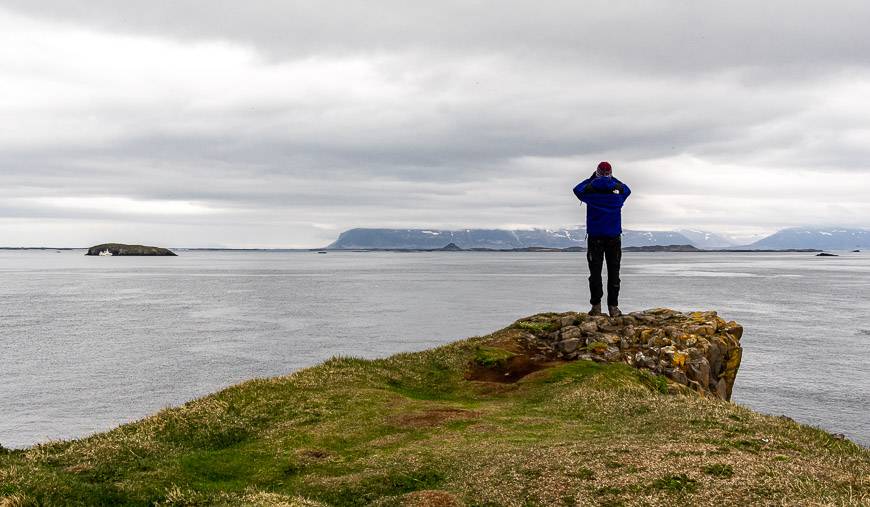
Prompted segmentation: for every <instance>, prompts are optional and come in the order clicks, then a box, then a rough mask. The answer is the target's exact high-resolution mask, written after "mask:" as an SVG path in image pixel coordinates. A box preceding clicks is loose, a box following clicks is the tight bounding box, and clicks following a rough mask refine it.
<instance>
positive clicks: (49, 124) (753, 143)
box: [0, 0, 870, 245]
mask: <svg viewBox="0 0 870 507" xmlns="http://www.w3.org/2000/svg"><path fill="white" fill-rule="evenodd" d="M3 7H5V8H9V9H11V11H10V12H14V13H18V14H16V15H24V16H27V17H28V19H31V20H36V22H37V23H38V22H42V21H45V20H51V23H54V24H49V25H45V26H46V28H45V30H46V33H45V34H44V36H45V37H46V38H47V39H48V38H50V37H51V36H52V33H51V30H52V29H56V28H57V27H86V28H87V30H89V31H91V32H93V33H94V34H97V35H99V36H101V37H105V38H106V41H111V40H112V37H121V36H126V35H130V34H132V35H137V36H145V37H147V38H148V40H152V39H153V40H157V41H166V40H170V41H174V42H173V43H172V44H170V45H167V46H165V47H167V48H169V49H161V50H163V51H171V50H173V49H172V48H175V50H178V49H179V48H187V47H192V46H194V45H195V44H200V43H208V41H216V40H218V41H224V44H227V45H228V47H230V46H231V47H233V48H237V47H238V46H237V45H239V44H241V45H249V46H250V48H251V51H252V55H253V56H252V57H251V61H247V60H246V61H245V63H244V65H242V66H240V67H238V68H237V67H227V68H228V69H230V70H233V69H242V71H245V70H250V71H251V72H256V73H257V79H258V81H256V86H253V87H252V89H250V90H242V91H241V92H239V93H236V94H235V95H234V93H235V92H237V91H238V90H234V89H232V86H239V87H244V86H245V82H244V76H242V79H240V80H239V81H234V82H232V83H228V85H227V86H228V89H227V90H226V94H227V95H228V96H232V99H231V100H230V99H227V100H222V99H223V98H224V96H223V95H222V94H220V93H216V92H215V91H214V88H213V87H211V85H213V84H214V83H213V82H211V81H212V80H213V79H215V78H213V77H211V76H209V75H197V74H196V73H190V74H186V73H185V69H184V68H183V65H184V64H185V63H196V62H195V61H192V60H179V62H180V63H179V62H174V66H173V65H167V66H166V67H165V68H164V67H163V66H161V65H160V64H159V63H158V64H153V63H152V64H148V63H147V62H145V63H143V69H144V70H143V72H146V73H153V74H154V75H153V77H154V78H158V79H155V80H154V82H155V84H154V85H153V87H149V86H147V83H146V86H140V87H138V88H135V89H134V88H133V87H131V88H130V89H125V88H124V86H128V85H129V81H127V80H124V79H120V80H115V76H114V75H113V72H119V70H117V69H115V68H114V67H113V64H114V63H116V60H114V59H113V58H116V55H109V54H107V55H102V54H101V53H99V51H101V48H97V49H93V46H91V48H92V50H94V51H97V53H98V54H92V55H87V56H88V57H89V58H91V59H92V60H95V61H96V62H97V64H96V65H92V66H91V67H89V69H90V70H89V72H92V74H85V73H82V74H81V75H74V76H73V77H70V76H68V75H66V74H64V75H62V76H60V77H57V76H55V75H53V74H52V72H51V71H52V69H51V68H40V69H37V70H38V71H39V72H36V75H40V76H42V75H44V76H46V77H44V79H46V80H52V79H56V80H61V81H60V85H59V86H58V83H53V85H54V86H55V87H54V88H52V89H63V87H64V86H65V85H67V84H68V85H69V86H75V87H77V89H79V88H80V89H84V90H90V89H95V90H100V91H101V92H104V93H106V94H109V95H111V96H110V97H104V96H101V95H100V94H99V93H96V94H94V96H86V97H85V98H84V99H82V98H77V96H73V97H72V98H71V99H70V101H69V102H68V103H62V104H61V105H52V106H40V105H35V106H27V107H24V108H23V109H22V107H23V106H20V107H14V106H15V103H16V100H15V97H11V98H9V100H8V102H0V132H3V133H4V134H6V133H8V134H10V135H8V136H7V135H0V147H2V148H0V189H2V190H0V198H3V199H5V200H6V201H5V203H4V204H3V206H2V207H0V219H9V220H14V219H19V220H23V219H39V220H54V221H58V222H59V221H63V222H64V223H67V222H69V221H76V220H78V221H80V222H82V223H85V222H86V221H97V220H102V221H104V222H107V223H111V224H115V225H118V224H124V223H131V224H133V223H135V224H137V225H138V226H140V227H144V226H145V225H149V224H150V225H151V226H154V227H151V228H150V229H149V230H152V231H156V230H158V227H157V226H160V227H164V228H165V230H166V231H167V234H169V235H174V236H173V237H180V238H184V237H188V238H193V239H192V240H195V241H198V242H200V243H199V244H212V243H214V242H215V241H216V240H215V239H214V238H213V237H212V236H209V235H212V234H215V235H219V234H220V232H219V229H220V224H224V225H226V230H232V231H234V232H233V234H235V235H236V236H234V238H235V239H231V240H229V244H232V241H236V240H237V241H238V242H239V244H242V243H244V244H247V245H250V243H251V242H252V241H253V242H256V237H257V236H256V235H257V234H259V235H260V237H262V238H263V239H262V241H263V244H267V243H268V244H270V245H274V244H281V238H282V237H285V238H288V236H287V235H289V234H294V235H296V236H294V237H293V238H292V239H286V242H287V243H286V244H290V243H292V244H300V243H303V244H304V243H305V242H306V241H307V242H309V244H321V243H325V242H327V240H328V239H330V238H329V237H327V236H332V235H335V234H337V232H338V230H339V229H341V228H345V227H352V226H378V225H383V226H389V225H407V226H413V225H419V226H431V227H451V226H457V227H471V226H483V227H499V226H505V225H506V224H529V225H540V226H546V225H554V226H558V225H569V224H573V223H577V222H579V221H580V220H581V217H582V212H581V210H579V209H578V208H577V204H576V202H575V201H574V199H573V196H572V195H571V194H570V187H571V186H573V184H574V183H576V181H578V180H579V179H581V178H583V177H585V176H587V174H588V173H589V172H591V171H592V168H593V167H594V164H595V162H596V161H597V160H599V159H602V158H607V159H612V160H613V161H614V163H615V165H616V167H617V171H618V172H619V174H621V175H624V176H625V178H626V179H627V181H629V182H630V183H631V184H632V186H633V188H635V191H636V197H634V198H633V200H632V203H631V207H630V209H627V211H626V213H627V215H626V217H627V219H629V220H635V221H637V222H638V223H641V222H642V223H643V225H644V226H645V227H684V226H699V225H702V224H703V225H706V226H711V227H715V228H717V229H718V230H720V231H723V232H728V231H729V229H731V228H748V227H761V228H766V229H773V228H776V227H779V226H781V225H796V224H797V223H799V221H804V222H808V221H813V220H824V221H838V220H839V221H842V222H844V223H845V222H849V223H851V224H854V223H855V222H856V221H857V220H859V219H858V218H856V213H857V214H859V215H858V216H860V213H861V212H863V211H865V208H864V207H862V206H864V204H862V202H863V201H866V198H865V197H864V196H866V191H867V190H868V187H870V168H868V166H867V164H866V161H867V160H868V159H870V146H868V145H867V144H866V142H860V139H861V137H862V134H863V133H866V132H867V131H868V129H870V127H868V120H867V118H868V114H865V113H870V110H868V109H867V106H866V105H865V103H866V100H862V98H863V97H864V96H865V95H864V94H863V92H864V91H868V90H870V61H868V60H870V57H868V55H870V39H868V38H867V37H865V36H864V30H865V27H864V23H863V20H865V19H868V14H870V5H868V4H866V3H865V2H833V3H827V4H825V5H822V4H812V5H793V4H792V3H785V2H781V1H775V2H765V3H763V4H758V3H757V2H753V3H750V2H743V1H741V2H728V3H721V4H712V3H697V2H693V3H688V2H676V1H674V2H656V3H644V4H638V3H636V2H631V3H628V2H626V3H620V2H603V1H601V2H582V3H580V2H562V3H547V2H544V3H540V2H535V3H531V2H513V3H509V4H508V3H505V2H498V3H492V2H489V3H488V2H439V3H438V4H427V3H419V2H374V3H372V2H341V3H337V2H316V3H314V2H310V3H299V2H293V3H287V2H245V3H240V2H214V1H212V2H193V1H186V0H183V1H171V2H170V1H152V2H132V3H131V2H113V1H108V0H106V1H90V2H43V1H33V0H31V1H27V2H24V1H14V0H13V1H0V8H3ZM0 13H2V11H0ZM22 13H23V14H22ZM822 20H823V21H822ZM107 43H109V42H107ZM143 44H144V43H143ZM160 47H161V48H163V47H164V46H160ZM212 49H213V50H214V51H215V52H214V53H213V54H212V53H210V54H211V55H212V57H214V55H215V54H216V55H218V56H220V52H219V51H220V47H218V48H217V49H214V48H212ZM50 56H51V55H48V56H47V57H46V58H47V60H46V61H49V62H50V61H51V60H50V58H49V57H50ZM160 56H162V55H157V58H158V62H159V57H160ZM165 56H166V57H167V59H168V58H171V57H173V56H174V55H165ZM195 56H196V55H193V56H191V55H186V56H184V58H195ZM40 61H42V60H40ZM310 61H317V62H324V61H326V62H336V65H337V66H339V67H341V66H342V65H351V64H353V63H354V62H362V65H363V66H364V69H365V72H363V78H365V79H370V80H371V82H370V83H363V84H364V85H366V86H369V87H374V88H375V89H374V91H372V90H370V89H367V88H365V86H363V87H362V88H361V89H359V88H354V85H356V84H358V83H355V82H353V79H356V78H357V76H358V74H353V73H351V74H348V75H349V76H352V77H347V76H344V75H342V74H340V73H339V74H337V77H335V78H334V79H335V81H336V82H323V81H317V80H314V81H312V83H314V84H312V85H311V87H310V88H312V89H308V88H304V87H303V88H301V89H300V90H301V91H299V90H296V91H294V92H293V93H291V92H289V91H288V92H287V93H282V90H283V88H282V87H284V86H291V85H293V84H294V83H295V81H297V80H305V79H307V78H309V77H312V76H308V75H306V74H305V69H307V67H306V68H304V69H303V71H300V72H296V73H291V74H290V76H291V77H289V78H288V77H287V76H286V75H285V74H282V73H284V72H287V69H286V66H288V65H293V64H296V63H298V62H310ZM2 63H3V60H2V59H0V65H2ZM215 65H216V66H217V67H218V68H221V62H217V63H216V64H215ZM227 65H228V66H229V65H230V64H229V63H227ZM211 68H212V67H208V68H207V69H211ZM313 68H315V69H316V67H313ZM95 69H96V70H95ZM124 69H127V70H129V68H128V67H124ZM0 71H3V72H5V73H6V74H7V75H9V76H12V77H15V76H17V75H18V74H19V73H20V74H22V75H23V74H24V73H25V72H24V71H22V70H21V68H20V67H16V66H11V67H10V68H8V69H5V68H0ZM28 72H30V73H29V74H27V79H33V75H34V73H33V72H31V71H28ZM101 72H103V73H104V74H101ZM171 72H178V73H180V77H178V78H177V80H180V81H181V84H179V83H176V82H175V81H173V80H165V79H159V78H165V77H166V75H165V74H166V73H171ZM312 72H313V71H312ZM148 77H152V76H147V75H146V76H144V78H145V79H147V78H148ZM170 77H171V76H170ZM315 77H316V76H315ZM363 78H360V79H363ZM64 79H65V80H67V81H63V80H64ZM342 79H346V81H342ZM89 80H91V81H89ZM186 81H190V83H191V86H189V87H185V86H183V85H184V84H185V83H186ZM167 83H168V84H167ZM199 84H202V86H199ZM206 85H209V86H206ZM260 85H262V86H263V87H264V90H263V92H262V93H259V91H260V90H259V88H257V86H260ZM161 86H166V87H167V89H162V88H161ZM317 86H326V87H327V88H330V87H331V88H330V89H328V90H326V91H324V92H323V93H317V92H319V91H320V90H318V89H316V88H317ZM380 92H382V93H380ZM204 95H205V96H206V97H205V99H203V96H204ZM202 102H205V103H206V104H205V105H203V104H202ZM4 104H5V105H4ZM10 104H11V105H10ZM52 104H53V103H52ZM4 107H8V108H9V109H4ZM862 108H863V109H862ZM94 118H96V119H97V120H94ZM22 124H26V125H27V126H28V128H29V130H26V129H24V127H22V126H21V125H22ZM79 130H81V131H82V135H78V134H79V132H78V131H79ZM22 132H24V133H22ZM16 134H17V135H16ZM85 134H87V135H85ZM683 166H686V167H689V166H690V167H692V168H695V170H694V171H685V170H683V169H684V167H683ZM797 169H800V170H802V171H808V172H809V174H812V175H814V176H813V178H816V177H820V176H823V175H825V174H830V175H832V176H831V177H832V178H834V177H837V178H845V177H847V176H845V175H849V176H848V177H849V178H851V180H852V181H850V186H849V188H845V189H842V188H839V187H835V188H834V189H832V190H829V189H827V188H821V189H820V188H818V185H817V183H816V181H817V180H816V179H813V180H812V182H809V180H806V181H805V182H802V181H800V176H797V177H795V178H787V177H786V176H787V175H788V174H789V173H788V171H795V170H797ZM704 171H709V175H710V178H709V179H710V180H715V181H716V186H715V187H711V185H710V183H709V182H707V181H706V180H705V176H704V174H703V172H704ZM791 174H796V173H791ZM777 179H779V180H777ZM783 185H784V186H785V187H787V188H788V192H790V195H787V196H785V197H783V196H773V197H769V196H768V195H767V194H769V193H770V190H769V189H770V188H773V187H774V186H776V187H777V188H778V187H780V186H783ZM65 197H75V198H80V199H89V198H92V199H99V198H106V197H119V198H127V199H133V200H137V201H142V202H148V201H154V202H157V203H160V202H164V201H165V202H191V203H195V204H196V205H197V206H202V207H203V208H207V209H208V210H211V211H213V213H212V212H209V213H204V214H201V215H185V214H183V213H182V214H179V215H178V216H171V215H160V214H153V213H151V214H149V213H137V212H127V211H124V210H111V209H110V210H100V209H93V208H87V207H85V208H81V207H80V208H75V207H73V208H70V207H66V208H64V207H62V206H55V207H52V206H45V205H40V204H38V203H40V202H43V201H39V199H45V198H54V199H59V201H58V202H63V201H61V200H60V199H62V198H65ZM792 197H794V199H793V200H790V199H792ZM28 199H30V200H28ZM34 199H36V200H34ZM765 199H766V201H765V202H764V204H763V205H758V202H759V200H765ZM777 199H778V200H777ZM802 199H803V200H807V199H809V200H812V205H811V206H800V204H799V203H800V200H802ZM862 200H863V201H862ZM837 203H845V204H842V205H837V206H835V205H834V204H837ZM829 204H830V205H829ZM759 210H761V211H762V212H759ZM687 220H691V221H692V222H691V223H688V222H687ZM866 225H870V224H866ZM113 226H114V225H113ZM193 226H198V227H200V228H201V232H199V233H196V234H189V235H184V234H181V233H180V232H178V231H182V230H185V231H188V232H189V229H186V227H193ZM246 226H247V227H248V229H247V230H245V231H242V229H245V227H246ZM107 227H108V226H107ZM172 231H175V232H172ZM221 241H222V242H223V243H224V244H228V242H227V241H226V240H221Z"/></svg>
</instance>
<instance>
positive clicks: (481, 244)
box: [328, 228, 692, 250]
mask: <svg viewBox="0 0 870 507" xmlns="http://www.w3.org/2000/svg"><path fill="white" fill-rule="evenodd" d="M449 243H453V244H455V245H456V246H457V247H459V248H462V249H464V250H469V249H473V248H488V249H493V250H512V249H517V248H529V247H540V248H571V247H585V246H586V230H585V229H583V228H578V229H559V230H549V229H529V230H506V229H464V230H458V231H449V230H430V229H366V228H358V229H350V230H348V231H344V232H342V233H341V234H340V235H339V237H338V239H337V240H336V241H335V242H333V243H332V244H331V245H329V247H328V248H334V249H408V250H431V249H438V248H441V247H443V246H444V245H447V244H449ZM689 244H692V242H691V241H690V240H689V239H688V238H687V237H685V236H684V235H682V234H680V233H677V232H670V231H632V230H626V231H625V232H624V234H623V236H622V245H623V246H625V247H630V246H652V245H689Z"/></svg>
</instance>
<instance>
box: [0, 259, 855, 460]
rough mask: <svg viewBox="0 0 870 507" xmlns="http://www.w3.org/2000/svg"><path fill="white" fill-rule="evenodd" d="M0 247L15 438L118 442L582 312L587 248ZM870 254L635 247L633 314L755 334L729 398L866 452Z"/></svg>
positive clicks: (625, 286)
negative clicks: (678, 314) (292, 379)
mask: <svg viewBox="0 0 870 507" xmlns="http://www.w3.org/2000/svg"><path fill="white" fill-rule="evenodd" d="M83 253H84V252H83V251H63V252H55V251H53V250H49V251H0V444H2V445H4V446H6V447H26V446H31V445H34V444H36V443H39V442H45V441H48V440H54V439H67V438H75V437H81V436H85V435H88V434H91V433H94V432H97V431H104V430H108V429H111V428H113V427H115V426H117V425H118V424H121V423H124V422H128V421H132V420H135V419H137V418H140V417H143V416H145V415H147V414H149V413H152V412H154V411H156V410H159V409H161V408H163V407H167V406H172V405H178V404H180V403H183V402H184V401H187V400H190V399H192V398H195V397H197V396H201V395H204V394H208V393H210V392H213V391H215V390H218V389H220V388H222V387H225V386H228V385H231V384H234V383H237V382H240V381H243V380H246V379H250V378H253V377H268V376H273V375H283V374H287V373H290V372H292V371H294V370H297V369H299V368H303V367H306V366H311V365H315V364H317V363H318V362H320V361H323V360H324V359H327V358H329V357H331V356H335V355H352V356H361V357H366V358H374V357H382V356H386V355H389V354H393V353H396V352H403V351H414V350H422V349H425V348H429V347H433V346H436V345H439V344H443V343H446V342H450V341H453V340H456V339H459V338H464V337H466V336H471V335H479V334H485V333H488V332H491V331H494V330H496V329H499V328H501V327H504V326H506V325H508V324H510V323H511V322H513V321H514V320H516V319H518V318H520V317H523V316H526V315H530V314H534V313H537V312H543V311H568V310H586V309H587V307H588V287H587V282H586V277H587V276H588V273H587V268H586V260H585V256H584V254H582V253H491V252H439V253H389V252H383V253H375V252H330V253H329V254H327V255H322V254H316V253H314V252H279V251H273V252H227V251H180V252H179V254H180V255H179V257H85V256H84V255H83ZM868 301H870V255H868V254H866V253H847V252H844V253H842V254H841V255H840V256H839V257H827V258H822V257H815V256H814V255H813V254H808V253H625V254H624V256H623V268H622V294H621V297H620V302H621V307H622V309H623V310H624V311H633V310H640V309H646V308H652V307H661V306H664V307H671V308H675V309H678V310H708V309H711V310H717V311H718V312H719V313H720V315H721V316H722V317H724V318H725V319H728V320H732V319H733V320H736V321H738V322H739V323H741V324H743V326H744V327H745V333H744V336H743V340H742V344H743V347H744V352H743V362H742V364H741V367H740V371H739V373H738V375H737V382H736V385H735V387H734V398H733V400H734V401H735V402H737V403H740V404H742V405H745V406H748V407H750V408H753V409H755V410H758V411H761V412H764V413H768V414H775V415H780V414H783V415H787V416H789V417H791V418H793V419H795V420H797V421H799V422H803V423H807V424H812V425H816V426H820V427H822V428H824V429H826V430H829V431H831V432H837V433H844V434H846V435H847V436H848V437H849V438H851V439H853V440H854V441H856V442H859V443H861V444H862V445H865V446H866V445H870V421H868V407H870V348H868V344H870V315H868V313H870V312H868V310H870V303H868Z"/></svg>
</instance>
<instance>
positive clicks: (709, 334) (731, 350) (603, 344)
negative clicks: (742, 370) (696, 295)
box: [514, 308, 743, 400]
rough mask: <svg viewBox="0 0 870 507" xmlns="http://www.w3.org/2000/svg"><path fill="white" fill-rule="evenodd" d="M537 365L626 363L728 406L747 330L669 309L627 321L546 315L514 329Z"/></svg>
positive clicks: (636, 315) (710, 315)
mask: <svg viewBox="0 0 870 507" xmlns="http://www.w3.org/2000/svg"><path fill="white" fill-rule="evenodd" d="M514 326H515V327H517V328H519V329H522V330H524V331H525V333H524V334H523V336H522V338H521V341H522V345H523V347H524V348H525V349H526V352H527V353H528V354H529V356H530V358H531V359H532V360H533V361H535V362H546V361H557V360H574V359H589V360H593V361H598V362H625V363H628V364H630V365H632V366H634V367H636V368H641V369H645V370H649V371H650V372H652V373H655V374H657V375H664V376H665V377H667V378H669V379H670V380H672V381H673V382H676V383H677V384H680V385H683V386H687V387H688V388H691V389H693V390H695V391H698V392H700V393H702V394H705V395H710V396H714V397H717V398H720V399H723V400H730V399H731V389H732V387H733V386H734V379H735V377H736V376H737V369H738V368H739V367H740V358H741V356H742V352H743V349H742V348H741V347H740V338H741V337H742V336H743V327H742V326H740V325H739V324H737V323H736V322H734V321H731V322H726V321H725V320H724V319H722V318H721V317H719V316H718V315H717V314H716V312H691V313H680V312H677V311H674V310H669V309H666V308H656V309H653V310H646V311H643V312H634V313H630V314H628V315H624V316H622V317H616V318H610V317H606V316H596V317H591V316H589V315H587V314H585V313H561V314H552V313H551V314H541V315H535V316H533V317H529V318H526V319H522V320H519V321H517V322H516V324H514Z"/></svg>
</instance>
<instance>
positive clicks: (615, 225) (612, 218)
mask: <svg viewBox="0 0 870 507" xmlns="http://www.w3.org/2000/svg"><path fill="white" fill-rule="evenodd" d="M574 195H576V196H577V198H578V199H580V200H581V201H583V202H585V203H586V204H587V206H589V209H587V210H586V234H588V235H589V236H599V237H600V236H605V237H616V236H619V235H620V234H622V205H623V204H624V203H625V200H626V199H628V196H629V195H631V189H630V188H628V185H626V184H625V183H623V182H621V181H619V180H618V179H616V178H613V177H603V178H596V177H594V176H593V177H591V178H589V179H587V180H583V181H581V182H580V183H578V184H577V186H576V187H574Z"/></svg>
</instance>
